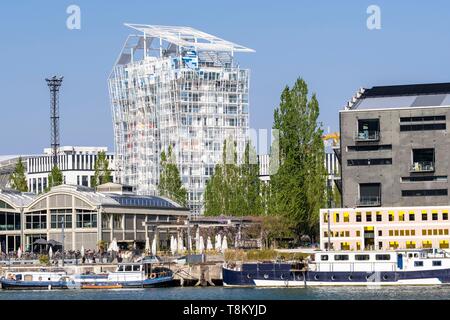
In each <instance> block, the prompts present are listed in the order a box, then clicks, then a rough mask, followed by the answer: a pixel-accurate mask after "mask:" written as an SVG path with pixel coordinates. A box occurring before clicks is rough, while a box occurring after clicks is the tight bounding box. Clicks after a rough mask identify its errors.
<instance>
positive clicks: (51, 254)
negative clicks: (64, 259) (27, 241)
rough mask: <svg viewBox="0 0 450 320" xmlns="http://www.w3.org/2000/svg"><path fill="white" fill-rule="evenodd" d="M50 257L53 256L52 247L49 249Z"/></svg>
mask: <svg viewBox="0 0 450 320" xmlns="http://www.w3.org/2000/svg"><path fill="white" fill-rule="evenodd" d="M48 257H49V258H50V259H51V258H53V249H52V247H50V249H48Z"/></svg>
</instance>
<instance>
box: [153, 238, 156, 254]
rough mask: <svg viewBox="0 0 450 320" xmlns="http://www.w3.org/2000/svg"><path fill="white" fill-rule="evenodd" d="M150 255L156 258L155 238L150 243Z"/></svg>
mask: <svg viewBox="0 0 450 320" xmlns="http://www.w3.org/2000/svg"><path fill="white" fill-rule="evenodd" d="M152 255H154V256H156V236H154V237H153V241H152Z"/></svg>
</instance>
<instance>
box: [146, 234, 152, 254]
mask: <svg viewBox="0 0 450 320" xmlns="http://www.w3.org/2000/svg"><path fill="white" fill-rule="evenodd" d="M150 251H151V248H150V238H149V237H146V238H145V253H147V254H148V253H149V252H150Z"/></svg>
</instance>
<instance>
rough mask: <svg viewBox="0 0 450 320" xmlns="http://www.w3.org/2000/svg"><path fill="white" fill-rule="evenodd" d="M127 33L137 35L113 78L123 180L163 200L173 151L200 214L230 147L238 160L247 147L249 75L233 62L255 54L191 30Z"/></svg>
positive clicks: (147, 27)
mask: <svg viewBox="0 0 450 320" xmlns="http://www.w3.org/2000/svg"><path fill="white" fill-rule="evenodd" d="M126 26H128V27H130V28H132V29H133V30H134V32H135V33H137V34H132V35H130V36H129V37H128V39H127V40H126V42H125V45H124V47H123V49H122V51H121V53H120V56H119V58H118V60H117V62H116V64H115V66H114V68H113V71H112V73H111V75H110V77H109V90H110V98H111V105H112V114H113V125H114V134H115V150H116V170H117V175H118V178H119V179H120V182H121V183H124V184H127V185H131V186H133V187H134V188H135V189H136V192H137V193H139V194H157V192H158V191H157V190H158V180H159V174H160V155H161V152H162V151H164V150H165V151H166V152H167V150H168V148H169V146H172V148H173V150H174V158H175V159H176V162H177V164H178V167H179V170H180V174H181V178H182V181H183V184H184V185H185V187H186V188H187V190H188V195H189V206H190V208H191V210H192V212H193V213H201V212H202V209H203V192H204V189H205V185H206V182H207V181H208V179H209V178H210V177H211V175H212V174H213V170H214V166H215V165H216V164H217V163H218V162H219V161H221V158H222V147H223V143H224V140H226V139H227V140H228V139H232V140H233V141H235V142H236V150H237V154H238V159H241V158H242V155H243V153H244V150H245V144H246V141H248V131H249V81H250V72H249V70H248V69H242V68H240V66H239V65H238V64H237V63H236V61H235V59H234V55H235V53H238V52H254V51H253V50H252V49H249V48H246V47H243V46H241V45H238V44H235V43H232V42H229V41H226V40H223V39H220V38H218V37H215V36H212V35H210V34H207V33H204V32H201V31H199V30H195V29H193V28H189V27H169V26H150V25H135V24H126ZM239 161H240V160H239Z"/></svg>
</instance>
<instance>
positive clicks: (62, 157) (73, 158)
mask: <svg viewBox="0 0 450 320" xmlns="http://www.w3.org/2000/svg"><path fill="white" fill-rule="evenodd" d="M101 151H104V152H106V158H107V159H108V162H109V169H110V170H111V175H112V177H113V181H115V163H114V154H112V153H108V148H106V147H72V146H64V147H60V149H59V154H58V167H59V169H60V170H61V171H62V174H63V179H64V180H63V183H64V184H70V185H79V186H85V187H91V178H92V177H93V176H94V173H95V171H94V164H95V161H96V160H97V156H98V153H99V152H101ZM26 168H27V174H26V177H27V182H28V191H29V192H33V193H41V192H43V191H44V190H45V189H46V188H47V187H48V176H49V174H50V172H51V170H52V168H53V158H52V149H51V148H46V149H44V154H42V155H35V156H28V157H27V158H26Z"/></svg>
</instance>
